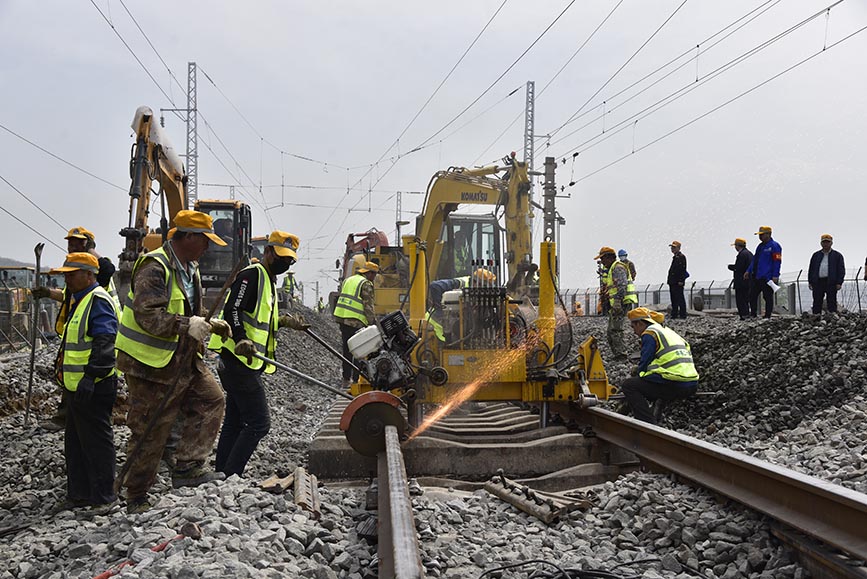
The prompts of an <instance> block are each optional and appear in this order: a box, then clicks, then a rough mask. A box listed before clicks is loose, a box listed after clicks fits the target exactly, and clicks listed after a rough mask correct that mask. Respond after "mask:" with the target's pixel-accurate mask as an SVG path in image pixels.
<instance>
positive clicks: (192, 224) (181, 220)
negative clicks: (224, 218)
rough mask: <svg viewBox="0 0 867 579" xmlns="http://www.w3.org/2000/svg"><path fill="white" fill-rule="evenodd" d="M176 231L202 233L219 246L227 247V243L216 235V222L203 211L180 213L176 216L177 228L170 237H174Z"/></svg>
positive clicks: (183, 211)
mask: <svg viewBox="0 0 867 579" xmlns="http://www.w3.org/2000/svg"><path fill="white" fill-rule="evenodd" d="M175 231H185V232H187V233H202V234H204V235H205V236H206V237H207V238H208V239H210V240H211V241H213V242H214V243H216V244H217V245H226V242H225V241H223V240H222V239H221V238H220V236H219V235H217V234H216V233H214V220H213V219H211V216H210V215H208V214H207V213H202V212H201V211H193V210H192V209H182V210H181V211H178V213H177V214H176V215H175V226H174V227H173V228H172V229H171V231H169V237H172V236H173V235H174V233H175Z"/></svg>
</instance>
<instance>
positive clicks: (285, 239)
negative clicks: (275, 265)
mask: <svg viewBox="0 0 867 579" xmlns="http://www.w3.org/2000/svg"><path fill="white" fill-rule="evenodd" d="M300 244H301V241H300V240H299V239H298V236H297V235H293V234H292V233H286V232H285V231H272V232H271V235H269V236H268V245H267V246H266V247H273V248H274V253H276V254H277V255H279V256H280V257H292V258H295V259H297V258H298V255H297V254H296V253H295V252H296V251H298V246H299V245H300Z"/></svg>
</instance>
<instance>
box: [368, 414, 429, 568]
mask: <svg viewBox="0 0 867 579" xmlns="http://www.w3.org/2000/svg"><path fill="white" fill-rule="evenodd" d="M377 475H378V478H379V497H378V499H377V503H378V508H379V514H378V519H379V530H378V539H377V543H378V548H377V552H378V554H379V577H380V579H420V578H421V577H424V566H423V565H422V564H421V555H420V553H419V548H418V536H417V535H416V533H415V521H414V519H413V515H412V502H411V501H410V498H409V489H408V487H407V478H406V467H405V466H404V463H403V453H402V452H401V451H400V440H399V438H398V435H397V428H395V427H394V426H386V427H385V452H380V453H379V455H378V457H377Z"/></svg>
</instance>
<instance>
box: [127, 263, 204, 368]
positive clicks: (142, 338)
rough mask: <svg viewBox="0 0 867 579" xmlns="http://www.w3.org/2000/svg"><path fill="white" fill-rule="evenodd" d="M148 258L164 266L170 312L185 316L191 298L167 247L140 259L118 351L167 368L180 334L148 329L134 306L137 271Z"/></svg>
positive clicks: (150, 364)
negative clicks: (166, 335)
mask: <svg viewBox="0 0 867 579" xmlns="http://www.w3.org/2000/svg"><path fill="white" fill-rule="evenodd" d="M147 259H153V260H155V261H156V262H157V263H159V264H160V265H161V266H162V268H163V273H164V275H165V282H166V291H167V292H168V294H169V295H168V300H169V303H168V307H166V313H168V314H175V315H179V316H182V315H184V302H185V301H186V299H187V298H186V296H185V295H184V292H183V290H182V289H181V287H180V285H178V280H177V278H176V276H175V270H174V268H173V267H172V266H171V262H170V260H169V256H168V255H167V254H166V251H165V249H164V248H162V247H161V248H159V249H157V250H154V251H151V252H149V253H145V254H144V255H142V256H140V257H139V258H138V259H137V260H136V262H135V265H134V266H133V269H132V281H131V282H130V286H129V293H128V294H127V296H126V301H125V302H124V308H123V314H122V315H121V318H120V328H119V329H118V333H117V341H116V342H115V345H116V347H117V349H118V350H120V351H121V352H125V353H127V354H129V355H130V356H132V357H133V358H135V359H136V360H138V361H139V362H141V363H142V364H145V365H147V366H152V367H154V368H165V367H166V366H167V365H168V363H169V362H170V361H171V359H172V356H174V355H175V351H176V350H177V349H178V339H179V336H178V335H177V334H175V335H173V336H172V337H171V338H162V337H160V336H154V335H153V334H150V333H148V332H146V331H145V330H144V329H143V328H142V327H141V326H139V325H138V322H136V319H135V311H134V310H133V307H132V304H133V301H134V300H135V292H134V288H133V283H134V282H135V274H136V272H137V271H138V269H139V267H140V266H141V265H142V264H143V263H144V261H145V260H147ZM196 275H197V276H198V275H199V274H198V271H197V272H196Z"/></svg>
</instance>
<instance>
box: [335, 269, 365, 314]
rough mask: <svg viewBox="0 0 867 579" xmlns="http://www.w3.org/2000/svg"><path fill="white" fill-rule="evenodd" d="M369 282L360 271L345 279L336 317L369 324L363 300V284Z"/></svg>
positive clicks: (338, 300)
mask: <svg viewBox="0 0 867 579" xmlns="http://www.w3.org/2000/svg"><path fill="white" fill-rule="evenodd" d="M368 282H369V280H368V279H367V278H366V277H364V276H363V275H361V274H360V273H357V274H355V275H353V276H352V277H348V278H346V279H345V280H343V285H341V286H340V295H339V296H338V297H337V305H336V306H335V307H334V316H335V317H337V318H343V319H350V320H359V321H360V322H361V323H363V324H364V325H365V326H366V325H368V321H367V316H365V315H364V302H363V301H361V286H362V285H363V284H365V283H368Z"/></svg>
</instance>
